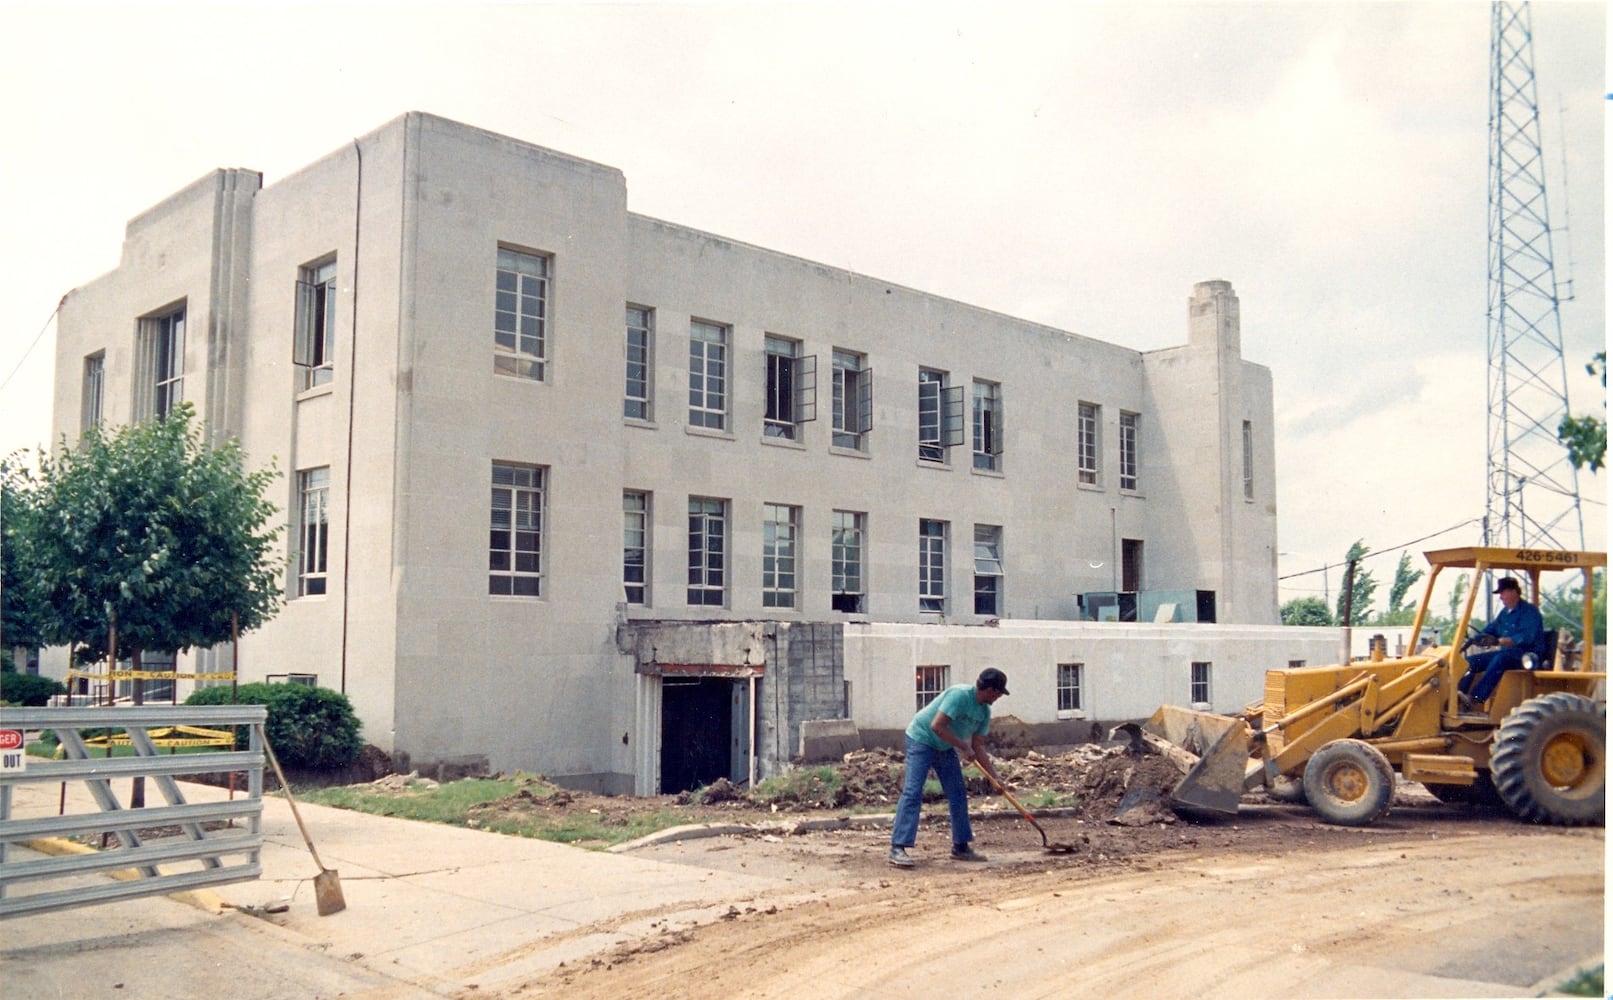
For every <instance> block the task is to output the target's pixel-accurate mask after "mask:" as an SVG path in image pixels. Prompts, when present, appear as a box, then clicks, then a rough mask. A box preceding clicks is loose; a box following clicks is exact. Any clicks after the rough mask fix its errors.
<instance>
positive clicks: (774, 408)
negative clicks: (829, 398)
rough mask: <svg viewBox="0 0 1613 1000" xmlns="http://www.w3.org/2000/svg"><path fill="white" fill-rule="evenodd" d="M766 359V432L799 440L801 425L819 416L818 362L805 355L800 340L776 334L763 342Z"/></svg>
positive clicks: (763, 431)
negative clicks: (817, 409)
mask: <svg viewBox="0 0 1613 1000" xmlns="http://www.w3.org/2000/svg"><path fill="white" fill-rule="evenodd" d="M763 356H764V357H765V358H766V359H767V386H766V392H767V406H766V411H765V413H764V414H763V421H762V433H763V434H765V435H766V436H768V437H776V438H785V439H787V440H790V441H798V440H800V438H801V425H802V424H803V423H806V422H807V421H808V420H812V419H813V418H814V417H815V416H816V413H815V410H816V406H817V376H818V369H817V363H816V362H817V360H818V359H817V358H816V357H813V356H810V355H808V356H802V354H801V343H800V341H796V340H789V339H787V338H784V337H775V336H773V335H772V334H768V335H767V338H766V340H765V341H763Z"/></svg>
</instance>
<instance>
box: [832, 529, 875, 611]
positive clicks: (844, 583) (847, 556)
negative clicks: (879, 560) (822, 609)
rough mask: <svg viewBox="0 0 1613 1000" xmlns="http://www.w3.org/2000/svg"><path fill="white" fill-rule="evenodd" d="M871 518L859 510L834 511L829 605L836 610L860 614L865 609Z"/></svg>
mask: <svg viewBox="0 0 1613 1000" xmlns="http://www.w3.org/2000/svg"><path fill="white" fill-rule="evenodd" d="M867 517H868V515H866V514H862V513H859V512H857V511H850V510H837V511H835V512H834V525H833V531H834V537H833V539H832V548H831V551H830V570H829V573H830V588H831V591H830V595H829V603H830V606H831V607H833V608H834V609H835V610H836V611H844V612H848V613H850V614H858V613H860V612H862V611H863V610H864V605H863V600H864V588H863V546H864V540H863V535H864V533H865V532H866V531H867Z"/></svg>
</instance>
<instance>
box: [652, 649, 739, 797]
mask: <svg viewBox="0 0 1613 1000" xmlns="http://www.w3.org/2000/svg"><path fill="white" fill-rule="evenodd" d="M751 689H752V681H751V680H749V679H746V680H739V679H735V678H733V677H702V676H688V675H681V676H680V675H663V676H662V678H661V791H662V793H663V794H675V793H677V792H686V791H691V790H693V789H696V788H699V787H701V786H703V785H709V784H711V783H712V782H714V781H716V780H717V779H718V778H727V779H728V780H730V781H732V782H735V783H736V784H741V783H744V782H745V781H746V780H747V779H748V777H749V773H750V766H751V765H750V757H751V741H750V730H751V725H752V719H751V706H750V691H751Z"/></svg>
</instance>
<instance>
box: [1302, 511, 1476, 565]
mask: <svg viewBox="0 0 1613 1000" xmlns="http://www.w3.org/2000/svg"><path fill="white" fill-rule="evenodd" d="M1482 523H1484V519H1483V518H1482V517H1470V518H1468V519H1467V520H1465V521H1459V522H1457V523H1456V524H1453V525H1451V526H1450V527H1449V528H1443V529H1441V530H1439V531H1436V532H1434V533H1432V534H1428V535H1424V536H1422V537H1421V538H1413V539H1412V540H1411V541H1409V542H1401V543H1400V544H1399V545H1390V546H1388V547H1387V548H1382V549H1373V548H1371V547H1368V549H1367V554H1366V555H1364V556H1362V557H1361V558H1360V559H1357V560H1356V562H1357V563H1363V562H1366V561H1367V560H1368V559H1376V558H1378V557H1379V556H1386V555H1390V554H1391V553H1397V552H1400V551H1401V550H1403V549H1409V548H1411V547H1412V546H1413V545H1417V544H1419V543H1421V542H1426V541H1428V540H1429V539H1430V538H1438V537H1439V536H1440V535H1448V534H1450V533H1451V532H1453V531H1456V530H1457V529H1459V528H1465V527H1467V526H1468V525H1470V524H1482ZM1342 565H1344V563H1343V561H1340V562H1336V563H1324V564H1323V565H1322V566H1321V567H1319V568H1317V569H1307V570H1301V571H1300V572H1298V573H1287V574H1285V575H1283V576H1279V577H1278V578H1277V579H1278V580H1279V581H1281V580H1292V579H1294V578H1295V577H1300V576H1309V575H1311V574H1312V573H1326V572H1327V571H1328V570H1330V569H1333V568H1334V567H1337V566H1342Z"/></svg>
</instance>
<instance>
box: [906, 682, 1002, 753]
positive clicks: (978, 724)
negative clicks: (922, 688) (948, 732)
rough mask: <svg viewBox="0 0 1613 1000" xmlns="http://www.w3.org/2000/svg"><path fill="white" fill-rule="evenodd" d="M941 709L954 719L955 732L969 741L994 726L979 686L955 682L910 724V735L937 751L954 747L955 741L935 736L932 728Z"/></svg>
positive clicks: (954, 734) (920, 711) (952, 721)
mask: <svg viewBox="0 0 1613 1000" xmlns="http://www.w3.org/2000/svg"><path fill="white" fill-rule="evenodd" d="M938 712H939V713H942V714H944V715H946V717H947V718H948V719H949V720H950V721H951V723H952V725H951V727H950V728H951V729H952V735H953V736H956V737H957V738H958V739H960V740H962V741H963V742H965V743H968V742H969V740H970V739H971V738H972V737H973V736H975V735H976V734H979V735H981V736H984V735H986V732H987V731H988V730H989V729H991V706H990V705H986V704H983V703H981V702H980V700H979V699H977V698H976V697H975V686H974V685H973V684H954V685H952V686H951V687H949V688H947V689H946V690H945V691H942V692H941V693H940V694H938V695H936V696H935V697H934V698H932V699H930V703H929V704H928V705H925V706H924V707H923V708H921V709H919V712H918V714H917V715H915V716H913V721H912V722H909V723H908V724H907V736H908V738H909V739H914V740H918V741H919V742H920V743H923V744H925V745H926V746H931V747H934V748H935V749H937V750H950V749H951V748H952V744H950V743H948V742H947V741H946V740H943V739H942V738H941V737H939V736H937V735H935V731H934V730H933V729H931V728H930V723H932V722H934V721H935V716H936V713H938Z"/></svg>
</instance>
